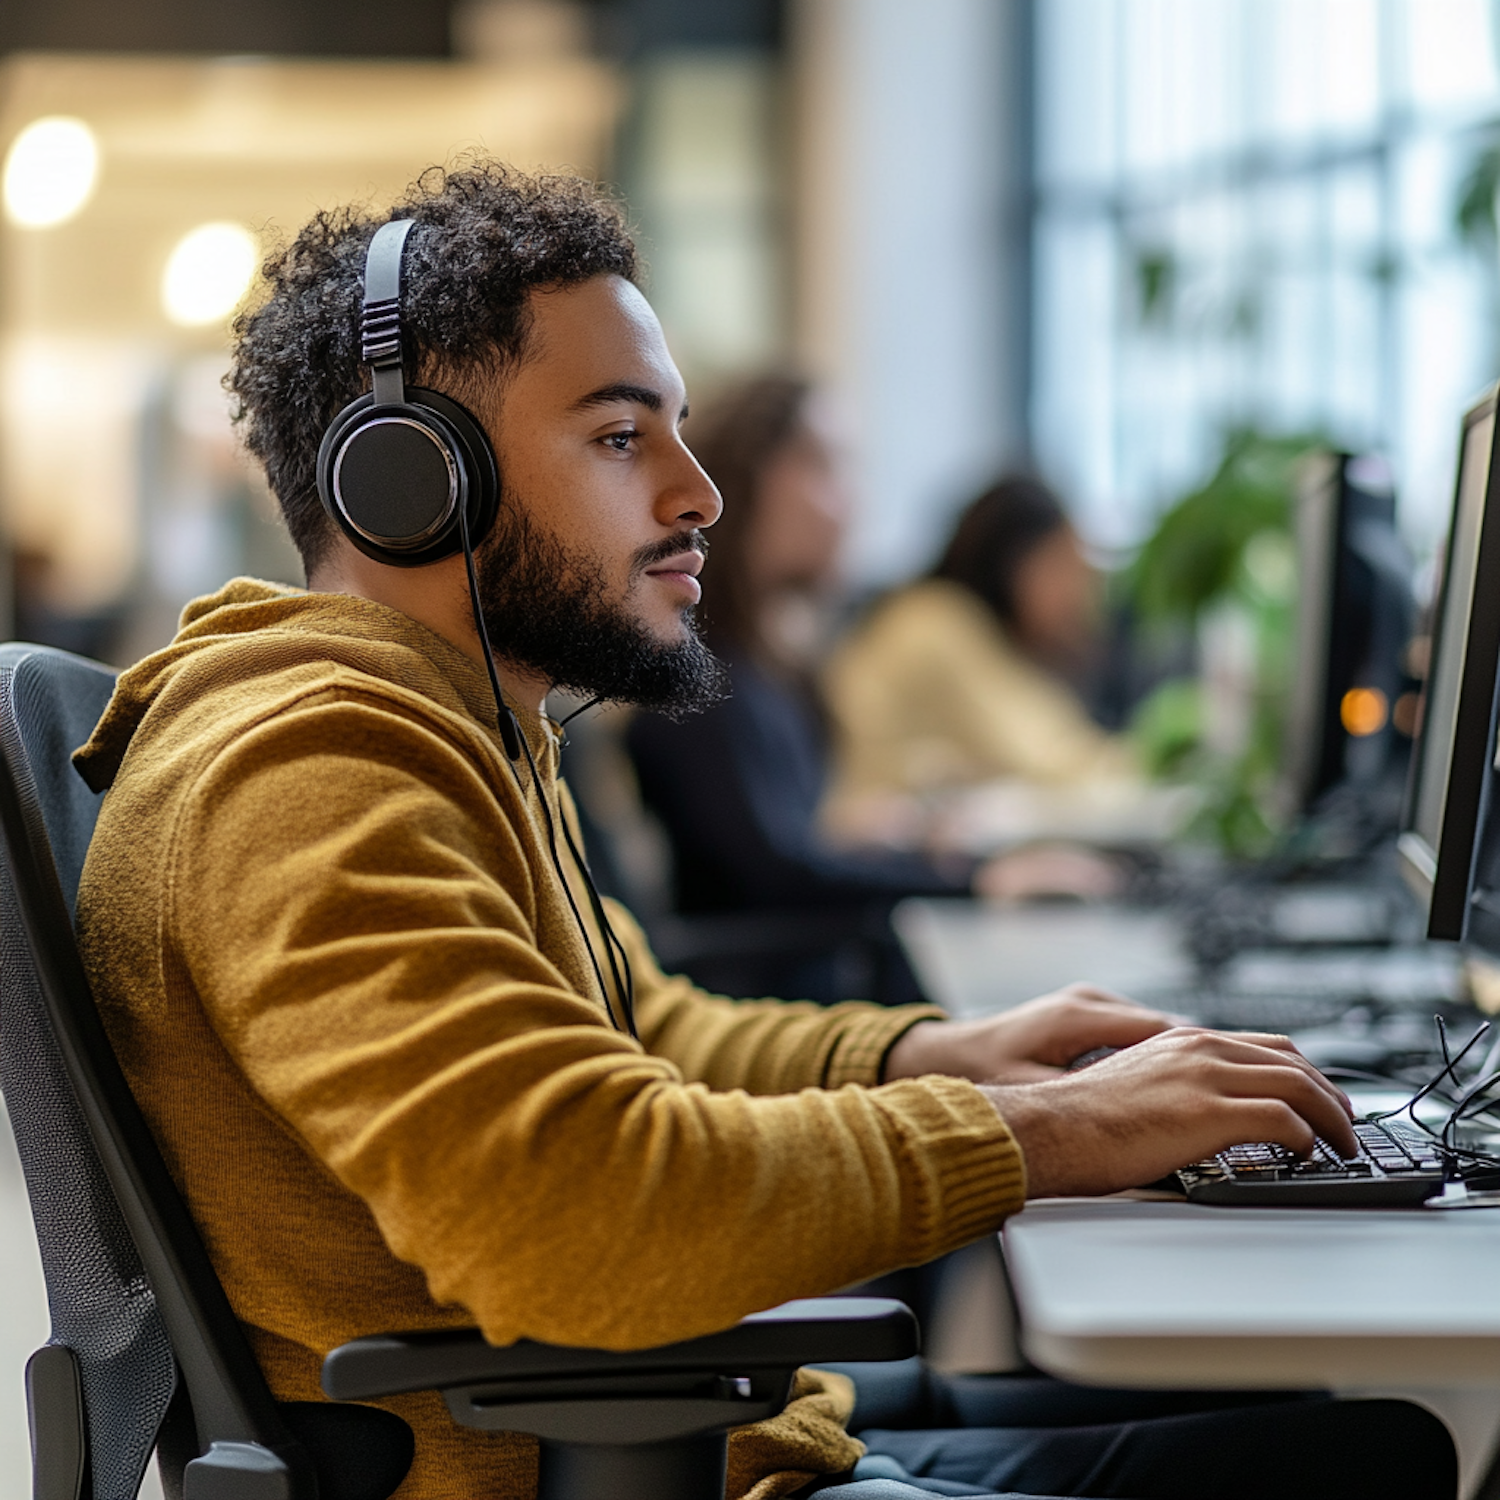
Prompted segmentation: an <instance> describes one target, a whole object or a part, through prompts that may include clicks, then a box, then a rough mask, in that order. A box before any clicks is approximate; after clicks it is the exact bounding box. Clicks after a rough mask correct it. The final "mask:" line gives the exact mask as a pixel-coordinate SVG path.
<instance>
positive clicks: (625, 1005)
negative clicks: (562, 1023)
mask: <svg viewBox="0 0 1500 1500" xmlns="http://www.w3.org/2000/svg"><path fill="white" fill-rule="evenodd" d="M458 516H459V519H458V526H459V539H460V541H461V542H462V544H463V554H464V570H465V572H466V573H467V575H468V580H469V603H470V605H471V607H472V609H473V612H474V627H475V629H476V630H477V631H478V632H479V644H480V648H481V650H482V652H483V654H484V665H485V669H486V671H487V672H488V673H489V679H490V690H491V692H493V693H494V695H495V708H496V712H497V714H498V727H499V730H500V738H501V741H502V742H503V744H504V746H505V749H506V753H507V755H508V756H509V764H510V773H511V775H512V776H513V777H514V778H515V783H516V787H517V790H519V791H520V793H521V800H522V803H523V804H524V802H525V799H526V791H525V788H524V787H523V786H522V785H521V777H520V774H519V773H518V772H517V770H516V760H517V759H518V755H517V754H513V753H511V748H510V747H511V744H512V742H513V741H514V742H515V744H516V746H517V751H518V752H519V753H520V754H524V755H525V757H526V764H527V767H528V768H529V769H530V772H531V785H532V787H533V789H534V790H535V792H536V799H537V802H538V803H539V804H540V805H541V809H542V821H543V823H544V824H545V826H546V829H547V848H548V851H549V853H550V854H551V856H552V868H553V871H554V872H555V873H556V875H557V880H558V884H559V885H561V886H562V892H563V896H564V898H565V899H566V900H567V903H568V909H569V910H570V911H571V912H572V913H573V921H574V923H575V924H576V925H577V927H578V935H579V937H581V938H582V939H583V947H584V951H585V952H586V953H587V954H588V956H589V964H590V966H591V967H592V968H593V971H594V978H595V980H596V981H597V982H598V985H599V993H600V994H601V995H602V996H603V997H604V1009H605V1013H606V1014H607V1015H608V1016H609V1020H610V1024H611V1025H612V1026H613V1027H614V1028H615V1029H616V1030H617V1031H624V1032H626V1033H627V1034H628V1035H629V1036H630V1037H631V1038H633V1039H634V1040H635V1041H639V1040H640V1037H639V1036H638V1035H637V1033H636V1029H635V1006H634V995H633V993H632V992H631V991H632V990H633V988H634V987H633V985H632V986H630V987H629V988H627V987H626V986H624V985H621V984H620V980H619V973H618V970H616V969H615V960H614V952H613V949H612V948H610V947H609V944H610V943H611V942H614V943H616V944H618V943H619V939H618V938H617V937H615V934H614V931H613V929H612V928H611V927H610V925H609V920H608V918H607V917H606V916H605V915H604V906H603V903H602V902H601V901H600V899H599V892H598V890H597V888H596V887H595V885H594V881H593V877H592V876H591V875H590V874H589V870H588V866H587V865H586V864H584V863H583V861H582V859H581V857H580V856H579V854H578V851H577V849H576V847H575V846H574V844H573V836H572V833H571V832H570V831H569V829H568V825H567V820H566V819H563V833H564V835H565V836H566V837H567V840H568V845H569V848H570V849H571V850H572V852H573V856H574V858H575V860H577V861H578V866H579V869H580V870H581V871H582V873H583V878H584V885H585V886H586V887H587V889H588V893H589V901H590V904H591V905H592V907H593V910H594V914H595V919H596V920H597V921H598V922H599V923H600V926H601V927H602V929H603V935H604V940H605V944H606V951H607V953H608V957H609V966H610V970H611V972H612V976H613V977H614V979H615V983H616V986H617V988H616V995H617V997H618V999H619V1002H620V1005H621V1008H622V1009H623V1010H624V1012H625V1022H626V1024H625V1025H624V1026H621V1025H620V1021H619V1019H618V1018H617V1017H616V1015H615V1007H614V1005H612V1004H611V1003H610V997H609V986H608V985H606V984H605V982H604V971H603V970H602V969H601V968H600V967H599V958H598V955H597V954H596V953H595V952H594V945H593V943H592V942H591V941H590V940H589V931H588V927H587V925H586V924H585V922H584V920H583V913H582V912H581V911H579V909H578V902H577V901H576V900H575V899H574V897H573V888H572V886H571V885H569V884H568V878H567V876H566V875H564V874H563V867H562V858H561V856H560V855H559V854H558V852H557V829H556V827H555V825H554V824H553V821H552V808H551V805H550V804H549V803H548V801H547V797H546V794H545V793H544V792H543V791H542V782H541V776H540V775H539V774H538V772H537V767H536V760H535V758H534V757H533V756H532V753H531V746H530V745H529V744H528V743H527V740H526V736H525V734H523V733H522V732H521V726H520V722H519V721H518V720H517V718H516V714H515V710H514V709H513V708H511V706H510V705H509V704H508V703H507V702H506V701H505V694H504V693H503V692H502V691H501V688H500V676H499V673H498V672H496V670H495V653H494V649H493V648H492V647H491V645H490V632H489V627H488V626H487V625H486V624H485V619H484V610H483V609H482V608H481V607H480V604H479V577H478V572H477V570H476V568H475V564H474V547H473V544H472V542H471V541H470V539H469V516H468V507H467V506H466V505H463V506H460V507H459V513H458ZM559 816H561V813H560V812H559ZM621 954H622V956H623V954H624V949H623V947H621ZM626 968H627V972H628V969H629V965H628V963H627V965H626Z"/></svg>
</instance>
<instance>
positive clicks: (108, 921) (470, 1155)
mask: <svg viewBox="0 0 1500 1500" xmlns="http://www.w3.org/2000/svg"><path fill="white" fill-rule="evenodd" d="M522 727H523V730H524V732H525V734H526V736H527V739H528V742H529V743H530V745H531V748H532V750H533V753H534V754H535V756H536V759H537V763H538V766H539V768H540V777H541V785H540V787H532V786H531V785H530V784H529V778H528V776H527V773H526V770H525V768H524V763H523V765H522V767H521V768H520V771H519V777H518V776H517V775H516V774H514V772H513V768H512V767H511V765H510V763H509V761H507V760H506V758H505V755H504V751H503V749H502V748H501V746H500V743H499V736H498V734H497V733H496V732H495V729H494V706H493V703H492V702H491V700H490V695H489V687H488V684H487V682H486V679H485V677H484V674H483V671H482V669H481V668H480V667H479V666H478V665H477V664H476V663H474V662H473V661H471V660H470V659H469V658H468V657H467V656H465V655H464V654H463V653H462V652H460V651H459V650H458V649H457V648H456V647H454V646H452V645H451V644H450V643H448V642H447V641H445V640H443V639H442V638H440V637H438V636H436V635H434V634H433V633H432V632H431V631H429V630H427V629H426V628H425V627H423V626H421V625H419V624H417V623H416V622H415V621H413V620H411V619H410V618H408V617H407V616H405V615H402V614H400V613H398V612H396V611H394V610H391V609H388V608H385V607H383V606H381V605H377V604H372V603H369V602H367V601H364V600H359V599H354V598H349V597H347V596H343V595H334V594H309V593H303V592H300V591H296V590H291V589H285V588H279V587H274V586H272V585H269V584H262V583H256V582H252V581H250V580H245V579H239V580H236V581H234V582H232V583H230V584H229V585H228V586H227V587H226V588H224V589H223V590H222V591H221V592H220V593H218V594H216V595H214V596H212V597H210V598H207V599H202V600H199V601H197V602H196V603H194V604H192V605H190V606H189V607H188V609H187V610H186V611H185V613H184V615H183V622H182V628H181V630H180V632H179V634H178V636H177V638H176V640H175V641H174V642H173V643H172V645H171V646H169V647H168V648H167V649H166V650H164V651H162V652H159V653H158V654H157V655H155V656H152V657H150V658H148V659H147V660H146V661H143V662H141V663H140V664H139V665H138V666H136V667H134V668H133V669H132V670H130V671H129V672H127V673H125V674H124V676H123V677H122V678H121V679H120V683H119V687H118V689H117V690H116V693H115V696H114V699H113V701H112V702H111V704H110V706H109V708H108V710H107V711H106V713H105V715H104V718H103V720H102V721H101V722H100V724H99V726H98V728H97V729H96V730H95V732H94V734H93V736H92V738H91V739H90V740H89V743H88V744H87V745H86V746H84V748H83V749H82V750H81V751H79V752H78V754H77V756H76V760H77V763H78V766H79V768H80V770H81V771H82V773H83V774H84V776H85V778H86V779H87V780H88V781H89V783H90V784H91V785H93V786H94V787H96V788H104V787H108V788H109V794H108V796H107V797H106V798H105V800H104V804H103V810H102V813H101V816H100V820H99V828H98V833H97V834H96V836H95V839H94V842H93V845H92V847H91V848H90V851H89V857H88V863H87V865H86V867H85V870H84V874H83V883H82V887H81V890H80V895H79V905H78V919H79V936H80V941H81V944H82V948H83V953H84V959H85V963H86V965H87V967H88V971H89V975H90V978H91V979H92V981H93V984H94V987H95V991H96V993H97V995H98V998H99V1003H100V1005H101V1007H102V1009H103V1013H104V1019H105V1022H106V1025H107V1026H108V1028H109V1032H110V1035H111V1037H112V1039H113V1041H114V1044H115V1046H116V1048H117V1049H118V1051H119V1054H120V1058H121V1061H122V1063H123V1065H124V1068H125V1072H126V1074H127V1076H128V1077H129V1079H130V1082H131V1085H132V1087H133V1088H134V1090H135V1092H136V1095H137V1097H138V1098H139V1099H140V1101H141V1105H142V1107H143V1108H144V1110H145V1113H146V1115H147V1117H148V1119H149V1120H150V1123H151V1125H152V1127H153V1129H154V1130H155V1132H156V1135H157V1138H158V1140H159V1141H160V1142H161V1145H162V1149H163V1151H164V1152H165V1155H166V1159H167V1162H168V1164H169V1166H170V1167H171V1170H172V1172H173V1175H174V1177H175V1178H176V1180H177V1183H178V1185H179V1186H180V1187H181V1189H182V1191H183V1193H184V1194H185V1195H186V1198H187V1201H188V1204H189V1206H190V1207H191V1209H192V1211H193V1214H194V1216H195V1218H196V1220H197V1222H198V1225H199V1227H200V1228H201V1230H202V1232H203V1235H204V1238H205V1240H206V1242H207V1245H208V1249H209V1253H210V1255H211V1256H212V1258H213V1261H214V1264H215V1266H216V1267H217V1269H218V1272H219V1275H220V1277H221V1278H222V1280H223V1282H224V1285H225V1288H226V1290H227V1292H228V1294H229V1298H230V1300H231V1302H232V1303H233V1305H234V1307H235V1310H236V1312H237V1313H238V1314H239V1316H240V1318H241V1319H242V1320H243V1321H244V1323H245V1324H246V1326H247V1328H248V1329H249V1332H250V1336H251V1339H252V1342H253V1344H254V1347H255V1349H256V1352H257V1354H258V1356H259V1357H260V1359H261V1362H262V1364H263V1366H264V1368H265V1371H266V1374H267V1376H268V1378H269V1380H270V1383H271V1387H272V1389H273V1391H274V1392H275V1393H276V1394H277V1396H278V1397H280V1398H281V1399H285V1400H292V1399H301V1400H307V1399H317V1398H318V1396H319V1390H318V1371H319V1365H320V1362H321V1359H322V1356H323V1355H324V1354H325V1353H326V1352H327V1351H328V1350H329V1349H331V1348H333V1347H334V1346H335V1345H337V1344H339V1343H342V1342H344V1341H345V1340H347V1339H350V1338H355V1337H358V1336H360V1335H363V1334H370V1333H377V1332H382V1331H389V1330H394V1329H417V1328H443V1327H455V1326H461V1325H466V1324H474V1323H477V1324H478V1326H479V1327H480V1328H481V1329H483V1331H484V1333H485V1336H486V1337H487V1338H489V1339H490V1340H491V1341H492V1342H494V1343H497V1344H506V1343H509V1342H511V1341H513V1340H515V1339H519V1338H532V1339H541V1340H545V1341H548V1342H553V1343H560V1344H574V1345H592V1346H599V1347H605V1348H613V1349H625V1348H633V1347H634V1348H639V1347H644V1346H647V1345H651V1344H659V1343H666V1342H670V1341H672V1340H676V1339H683V1338H688V1337H691V1336H693V1335H695V1334H701V1333H706V1332H709V1331H711V1330H713V1329H717V1328H721V1327H724V1326H727V1325H728V1324H730V1323H732V1322H734V1321H735V1320H736V1319H738V1318H740V1317H741V1316H743V1315H744V1314H746V1313H749V1312H752V1311H754V1310H756V1309H758V1308H764V1307H769V1306H772V1305H773V1304H775V1303H778V1302H781V1301H784V1300H786V1299H787V1298H791V1297H798V1296H810V1295H816V1294H818V1293H822V1292H828V1291H832V1290H834V1289H835V1288H838V1287H841V1286H845V1285H848V1284H849V1283H851V1282H854V1281H858V1280H861V1279H863V1278H866V1277H869V1276H873V1275H876V1274H878V1273H880V1272H884V1271H887V1270H890V1269H892V1268H893V1267H896V1266H901V1265H908V1264H912V1263H915V1262H919V1261H924V1260H927V1259H929V1258H931V1257H933V1256H936V1255H939V1254H941V1253H942V1252H944V1251H946V1250H950V1249H953V1248H954V1247H956V1246H958V1245H961V1244H963V1243H964V1242H966V1241H968V1240H971V1239H973V1238H975V1237H976V1236H978V1235H981V1234H983V1233H985V1232H987V1231H990V1230H993V1229H994V1228H995V1227H996V1226H997V1225H998V1224H999V1223H1000V1221H1001V1220H1002V1219H1003V1218H1004V1216H1005V1215H1006V1214H1007V1213H1008V1212H1010V1211H1012V1210H1014V1209H1015V1208H1017V1207H1018V1206H1019V1204H1020V1202H1021V1199H1022V1197H1023V1192H1024V1173H1023V1168H1022V1163H1021V1159H1020V1155H1019V1153H1018V1151H1017V1149H1016V1147H1015V1145H1014V1144H1013V1142H1012V1140H1011V1138H1010V1136H1009V1134H1008V1133H1007V1131H1006V1129H1005V1126H1004V1125H1003V1124H1002V1122H1001V1121H1000V1119H999V1118H998V1116H997V1115H996V1114H995V1112H994V1110H993V1108H992V1107H991V1106H990V1104H989V1103H988V1102H987V1100H986V1099H985V1098H984V1096H983V1095H982V1094H980V1093H979V1091H978V1090H977V1089H975V1088H974V1087H973V1086H972V1085H971V1084H968V1083H965V1082H962V1081H959V1080H955V1079H948V1078H927V1079H921V1080H907V1081H902V1082H898V1083H891V1084H884V1085H879V1071H880V1066H881V1061H882V1058H883V1057H884V1054H885V1052H886V1051H887V1049H888V1048H889V1047H890V1045H891V1044H892V1042H893V1041H894V1040H895V1039H896V1038H897V1037H898V1036H899V1035H900V1034H901V1033H902V1032H903V1031H904V1030H905V1029H906V1028H907V1027H909V1026H910V1025H912V1024H913V1023H914V1022H915V1021H917V1020H919V1019H922V1018H923V1017H925V1016H928V1015H931V1014H934V1012H932V1011H929V1010H926V1009H923V1008H910V1009H905V1010H898V1011H887V1010H881V1009H878V1008H875V1007H871V1006H865V1005H858V1004H850V1005H842V1006H836V1007H834V1008H832V1009H827V1010H824V1009H819V1008H817V1007H815V1006H811V1005H805V1004H783V1003H780V1002H775V1001H756V1002H731V1001H727V1000H724V999H720V998H715V997H713V996H710V995H707V994H704V993H703V992H702V991H700V990H698V989H696V988H694V987H693V986H692V985H691V984H690V983H688V982H687V981H686V980H684V979H680V978H678V979H674V978H668V977H666V976H664V975H663V974H662V973H661V971H660V969H659V968H658V967H657V966H656V964H655V963H654V961H653V960H652V958H651V955H650V953H649V951H648V949H647V947H646V944H645V942H644V939H643V938H642V936H641V933H640V931H639V929H638V928H637V927H636V925H635V924H634V922H633V921H632V920H631V919H630V917H629V915H628V914H627V913H625V912H624V911H623V910H621V909H619V908H618V907H617V908H615V909H614V910H613V911H612V913H611V917H612V920H613V922H614V924H615V926H616V928H617V930H618V931H619V933H620V935H621V937H622V939H623V941H624V943H625V945H626V947H627V948H628V949H629V951H630V954H631V961H632V965H633V967H634V970H635V975H636V991H637V1013H638V1017H639V1023H640V1032H641V1043H640V1044H637V1043H636V1042H634V1041H632V1040H631V1039H630V1038H629V1037H627V1036H625V1035H622V1034H621V1033H620V1032H619V1031H617V1030H615V1029H613V1028H612V1027H611V1026H610V1024H609V1022H608V1019H607V1017H606V1014H605V1010H604V1003H603V997H602V995H601V993H600V991H599V987H598V984H597V983H596V980H595V977H594V973H593V970H592V968H591V966H590V964H589V962H588V958H587V955H586V953H585V950H584V948H583V945H582V943H581V941H580V939H579V937H578V934H577V931H576V928H575V926H574V924H573V919H572V917H571V914H570V913H569V911H568V909H567V906H566V904H565V900H564V896H563V893H562V891H561V889H560V887H559V884H558V881H557V878H556V875H555V873H554V871H553V867H552V863H551V859H550V857H549V855H548V852H547V848H546V841H545V834H544V828H543V824H542V821H541V818H540V813H539V808H538V801H537V799H538V796H541V797H545V798H546V799H547V800H548V801H549V802H550V803H551V805H552V808H553V812H554V816H557V815H564V814H565V815H571V812H570V804H569V803H568V802H567V798H566V792H565V790H564V789H563V788H562V787H561V785H560V784H559V783H558V781H557V779H556V772H557V745H556V741H555V739H554V736H553V733H552V731H551V728H550V726H548V725H547V724H546V723H545V722H543V721H541V720H539V719H538V718H536V717H535V716H528V715H525V714H523V715H522ZM596 947H600V945H599V944H598V943H597V941H596ZM600 951H601V952H602V947H600ZM820 1386H821V1390H820ZM799 1389H800V1391H801V1392H802V1399H801V1400H800V1401H799V1402H797V1403H795V1404H794V1406H793V1408H790V1409H789V1411H788V1412H787V1413H786V1414H785V1415H784V1416H783V1417H782V1418H779V1419H777V1420H776V1421H775V1422H772V1423H768V1424H763V1426H762V1427H761V1428H749V1429H745V1430H744V1431H743V1432H742V1433H740V1434H736V1441H735V1442H734V1444H733V1445H732V1457H731V1483H730V1493H731V1495H742V1494H752V1495H754V1496H755V1497H756V1500H763V1497H769V1496H774V1495H779V1494H783V1493H786V1492H787V1491H789V1490H790V1489H792V1488H795V1487H796V1486H797V1485H798V1484H800V1483H801V1482H803V1480H804V1479H805V1478H806V1477H807V1475H808V1474H809V1473H816V1472H837V1471H839V1470H841V1469H843V1468H845V1467H847V1466H848V1465H849V1464H850V1463H851V1462H852V1461H853V1458H854V1457H855V1456H856V1455H857V1453H858V1451H859V1450H858V1447H857V1445H855V1444H853V1443H852V1441H851V1440H850V1439H849V1438H848V1437H847V1436H845V1435H844V1434H843V1432H842V1430H841V1428H840V1426H839V1424H838V1420H837V1419H838V1418H839V1417H840V1416H845V1415H847V1406H848V1400H847V1390H846V1389H843V1388H841V1386H840V1385H839V1383H838V1382H835V1381H833V1380H832V1378H831V1377H830V1378H828V1379H825V1380H822V1381H820V1380H818V1379H816V1378H809V1379H804V1380H803V1382H802V1384H801V1386H800V1387H799ZM385 1404H387V1405H388V1406H389V1407H390V1409H391V1410H393V1411H396V1412H398V1413H399V1414H400V1415H402V1416H403V1417H405V1418H406V1419H407V1421H409V1422H410V1423H411V1424H412V1426H413V1428H414V1429H415V1431H416V1435H417V1459H416V1462H415V1464H414V1466H413V1469H412V1472H411V1474H410V1476H409V1477H408V1479H407V1481H406V1483H405V1484H404V1485H403V1486H402V1488H401V1490H400V1491H399V1494H400V1496H401V1497H402V1500H439V1497H442V1500H449V1497H451V1500H460V1497H463V1500H469V1497H473V1496H477V1495H481V1494H482V1495H486V1496H495V1497H500V1500H512V1497H514V1500H522V1497H529V1496H531V1495H532V1494H533V1493H534V1487H535V1447H534V1444H533V1442H532V1440H531V1439H529V1438H522V1437H516V1436H512V1435H507V1434H485V1433H480V1432H476V1431H471V1430H467V1429H462V1428H458V1427H456V1426H455V1425H454V1424H453V1423H452V1421H451V1420H450V1419H449V1417H448V1415H447V1412H446V1409H445V1408H444V1407H443V1405H442V1403H441V1401H440V1399H439V1398H438V1397H436V1396H434V1395H422V1396H414V1397H408V1398H400V1399H395V1400H392V1401H390V1402H388V1403H385Z"/></svg>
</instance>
